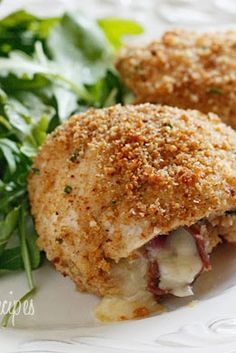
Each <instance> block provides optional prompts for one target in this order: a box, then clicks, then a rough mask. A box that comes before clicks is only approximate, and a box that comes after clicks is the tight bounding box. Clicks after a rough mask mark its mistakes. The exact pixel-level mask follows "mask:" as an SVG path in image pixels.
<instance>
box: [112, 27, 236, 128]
mask: <svg viewBox="0 0 236 353" xmlns="http://www.w3.org/2000/svg"><path fill="white" fill-rule="evenodd" d="M116 67H117V69H118V71H119V72H120V74H121V77H122V79H123V81H124V82H125V83H126V85H127V86H128V87H129V88H130V89H131V90H132V91H133V92H134V94H135V96H136V98H137V102H139V103H140V102H152V103H160V104H169V105H172V106H176V107H179V108H185V109H186V108H190V109H198V110H200V111H202V112H204V113H208V112H214V113H216V114H218V115H219V116H220V118H221V119H222V120H223V121H224V122H225V123H227V124H228V125H231V126H232V127H234V128H236V31H227V32H218V33H203V34H200V33H194V32H188V31H184V30H176V31H172V32H167V33H165V34H164V35H163V36H162V37H161V38H160V40H156V41H154V42H152V43H150V44H148V45H144V46H128V47H126V48H124V49H122V50H121V52H120V56H119V58H118V59H117V62H116Z"/></svg>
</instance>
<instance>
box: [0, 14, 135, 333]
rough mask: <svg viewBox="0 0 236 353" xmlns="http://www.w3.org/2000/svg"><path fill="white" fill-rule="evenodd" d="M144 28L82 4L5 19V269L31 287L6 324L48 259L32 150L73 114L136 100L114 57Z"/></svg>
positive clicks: (1, 74) (1, 145) (1, 109)
mask: <svg viewBox="0 0 236 353" xmlns="http://www.w3.org/2000/svg"><path fill="white" fill-rule="evenodd" d="M141 32H142V28H141V26H140V25H139V24H137V23H135V22H133V21H130V20H124V19H118V18H105V19H100V20H98V21H96V20H92V19H91V18H89V17H88V16H86V15H85V14H83V13H82V12H81V11H75V12H73V13H72V12H68V13H65V14H64V15H63V16H61V17H53V18H38V17H36V16H34V15H32V14H29V13H27V12H25V11H23V10H21V11H18V12H15V13H13V14H10V15H9V16H7V17H6V18H4V19H2V20H0V274H2V275H3V274H5V275H7V273H9V272H13V271H19V270H24V271H25V273H26V277H27V282H28V286H29V291H28V292H27V293H26V294H25V295H24V296H23V297H22V298H20V299H19V301H18V302H17V303H16V304H15V306H14V307H12V308H11V309H10V310H9V312H8V314H7V315H6V316H5V317H4V318H3V321H2V325H3V326H7V324H8V322H9V319H10V318H11V315H12V313H13V312H14V310H16V309H17V307H18V305H20V303H22V302H23V301H24V300H27V299H29V298H30V297H32V295H34V293H35V292H36V285H35V282H34V277H33V270H35V269H37V268H39V267H40V266H41V264H42V262H43V261H42V260H43V256H42V252H41V251H40V250H39V249H38V247H37V234H36V231H35V229H34V222H33V219H32V216H31V213H30V206H29V200H28V193H27V177H28V173H29V171H30V170H32V172H34V173H38V170H36V169H32V161H33V157H34V156H35V155H36V154H37V150H38V148H39V146H41V144H42V143H43V142H44V140H45V138H46V137H47V134H48V133H50V132H52V131H53V130H54V129H55V128H56V127H57V126H58V125H59V124H60V123H61V122H63V121H64V120H66V119H68V118H69V117H70V115H71V114H74V113H79V112H81V111H85V110H86V109H88V108H90V107H98V108H102V107H106V106H110V105H113V104H116V103H121V104H123V103H125V102H127V100H128V99H130V93H129V92H128V91H127V89H126V88H125V87H124V86H123V84H122V83H121V81H120V79H119V76H118V74H117V72H116V70H115V68H114V66H113V56H114V50H115V49H117V48H118V47H120V46H121V44H122V38H123V36H126V35H133V34H140V33H141Z"/></svg>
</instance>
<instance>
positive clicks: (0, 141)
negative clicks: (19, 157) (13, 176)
mask: <svg viewBox="0 0 236 353" xmlns="http://www.w3.org/2000/svg"><path fill="white" fill-rule="evenodd" d="M0 150H1V151H2V153H3V156H4V158H5V159H6V161H7V164H8V167H9V170H10V172H11V173H14V171H15V170H16V160H15V156H14V154H19V149H18V147H17V145H16V143H15V142H13V141H11V140H9V139H7V138H0Z"/></svg>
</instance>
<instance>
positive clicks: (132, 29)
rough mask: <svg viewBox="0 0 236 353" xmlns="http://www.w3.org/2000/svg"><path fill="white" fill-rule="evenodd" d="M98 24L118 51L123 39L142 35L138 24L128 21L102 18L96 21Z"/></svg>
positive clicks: (141, 29)
mask: <svg viewBox="0 0 236 353" xmlns="http://www.w3.org/2000/svg"><path fill="white" fill-rule="evenodd" d="M98 24H99V26H100V27H101V28H102V30H103V31H104V33H105V34H106V37H107V39H108V40H109V42H110V44H111V45H112V46H113V48H114V49H119V48H120V47H121V46H122V39H123V37H125V36H128V35H137V34H142V33H143V28H142V26H140V24H138V23H137V22H134V21H131V20H128V19H123V18H122V19H121V18H102V19H100V20H98Z"/></svg>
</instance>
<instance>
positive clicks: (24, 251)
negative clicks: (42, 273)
mask: <svg viewBox="0 0 236 353" xmlns="http://www.w3.org/2000/svg"><path fill="white" fill-rule="evenodd" d="M25 211H26V209H25V206H24V205H22V206H21V207H20V216H19V238H20V247H21V256H22V260H23V264H24V269H25V272H26V276H27V280H28V285H29V289H30V290H31V289H34V288H35V284H34V279H33V275H32V265H31V260H30V255H29V249H28V245H27V240H26V224H25V220H26V218H25Z"/></svg>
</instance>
